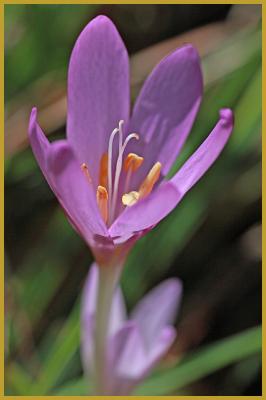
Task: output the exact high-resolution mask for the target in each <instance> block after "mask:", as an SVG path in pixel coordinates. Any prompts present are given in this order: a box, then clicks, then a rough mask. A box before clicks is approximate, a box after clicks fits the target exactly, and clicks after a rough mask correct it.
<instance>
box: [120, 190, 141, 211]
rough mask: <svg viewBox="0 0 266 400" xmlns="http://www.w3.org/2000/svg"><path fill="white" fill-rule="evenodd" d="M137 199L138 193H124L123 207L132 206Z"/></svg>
mask: <svg viewBox="0 0 266 400" xmlns="http://www.w3.org/2000/svg"><path fill="white" fill-rule="evenodd" d="M138 199H139V192H135V191H132V192H129V193H125V194H124V195H123V196H122V203H123V204H124V206H129V207H130V206H133V204H135V203H136V202H137V201H138Z"/></svg>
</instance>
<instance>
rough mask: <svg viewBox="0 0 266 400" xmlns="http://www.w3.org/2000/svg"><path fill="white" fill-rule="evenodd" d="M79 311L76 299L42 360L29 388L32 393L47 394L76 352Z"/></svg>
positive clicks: (78, 336) (78, 338) (78, 341)
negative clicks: (34, 379) (34, 380)
mask: <svg viewBox="0 0 266 400" xmlns="http://www.w3.org/2000/svg"><path fill="white" fill-rule="evenodd" d="M79 312H80V304H79V301H78V302H77V303H76V304H75V306H74V307H73V310H72V313H71V314H70V316H69V318H68V319H67V321H66V322H65V324H64V326H63V328H62V329H61V331H60V333H59V334H58V336H57V338H56V340H55V342H54V343H53V346H52V347H51V348H50V351H49V353H48V354H47V357H46V359H45V360H44V361H43V365H42V368H41V371H40V373H39V376H38V377H37V379H36V382H35V384H34V385H33V386H32V387H31V389H30V393H31V394H32V395H37V394H38V395H43V394H47V393H48V392H49V391H50V389H52V388H53V387H54V386H55V385H56V383H57V381H58V380H59V378H60V377H61V376H62V375H63V373H64V371H65V369H66V368H67V367H68V366H69V363H70V362H71V361H72V359H73V357H74V355H75V354H76V353H77V351H78V349H79V344H80V323H79Z"/></svg>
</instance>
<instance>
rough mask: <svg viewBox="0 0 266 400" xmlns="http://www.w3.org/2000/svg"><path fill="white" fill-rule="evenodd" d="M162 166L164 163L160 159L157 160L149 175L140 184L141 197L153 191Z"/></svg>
mask: <svg viewBox="0 0 266 400" xmlns="http://www.w3.org/2000/svg"><path fill="white" fill-rule="evenodd" d="M161 168H162V164H161V163H160V162H159V161H157V162H156V163H155V164H154V166H153V167H152V168H151V170H150V171H149V173H148V175H147V176H146V178H145V179H144V181H143V182H142V184H141V185H140V188H139V194H140V197H141V198H143V197H146V196H148V195H149V194H150V193H151V191H152V189H153V186H154V185H155V183H156V182H157V181H158V179H159V176H160V173H161Z"/></svg>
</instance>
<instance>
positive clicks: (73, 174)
mask: <svg viewBox="0 0 266 400" xmlns="http://www.w3.org/2000/svg"><path fill="white" fill-rule="evenodd" d="M29 138H30V142H31V146H32V149H33V152H34V155H35V157H36V159H37V161H38V163H39V166H40V168H41V170H42V172H43V174H44V176H45V178H46V179H47V181H48V183H49V185H50V187H51V189H52V190H53V192H54V193H55V195H56V196H57V198H58V200H59V202H60V204H61V206H62V207H63V209H64V210H65V212H66V214H67V216H68V218H69V220H70V222H71V223H72V225H73V226H74V227H75V229H76V230H77V231H78V232H79V233H80V234H81V236H82V237H83V238H84V239H85V240H86V241H87V243H89V244H92V243H93V242H94V236H95V235H98V236H104V237H108V236H109V234H108V231H107V229H106V226H105V224H104V222H103V220H102V218H101V216H100V214H99V209H98V207H97V204H96V199H95V193H94V192H93V188H92V186H91V187H90V186H89V184H88V182H87V181H86V179H85V177H84V175H83V174H82V172H81V169H80V166H79V163H78V161H77V160H76V158H75V156H74V153H73V151H72V149H71V147H70V146H69V144H68V143H67V141H66V140H61V141H56V142H54V143H52V144H50V143H49V141H48V140H47V138H46V136H45V135H44V133H43V131H42V129H41V128H40V126H39V125H38V123H37V110H36V108H34V109H33V110H32V113H31V116H30V123H29Z"/></svg>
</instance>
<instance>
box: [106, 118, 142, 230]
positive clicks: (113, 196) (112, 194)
mask: <svg viewBox="0 0 266 400" xmlns="http://www.w3.org/2000/svg"><path fill="white" fill-rule="evenodd" d="M123 124H124V121H123V120H120V121H119V123H118V128H115V129H114V130H113V132H112V133H111V135H110V139H109V143H108V204H109V211H110V212H109V213H108V214H109V224H110V223H112V221H113V219H114V217H115V208H116V202H117V196H118V186H119V179H120V175H121V170H122V165H123V154H124V151H125V148H126V146H127V144H128V142H129V141H130V140H131V139H137V140H138V139H139V136H138V135H137V134H136V133H131V134H130V135H128V136H127V138H126V139H125V141H124V143H123V129H122V126H123ZM117 133H119V150H118V157H117V161H116V168H115V177H114V186H113V174H112V158H113V142H114V137H115V135H116V134H117Z"/></svg>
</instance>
